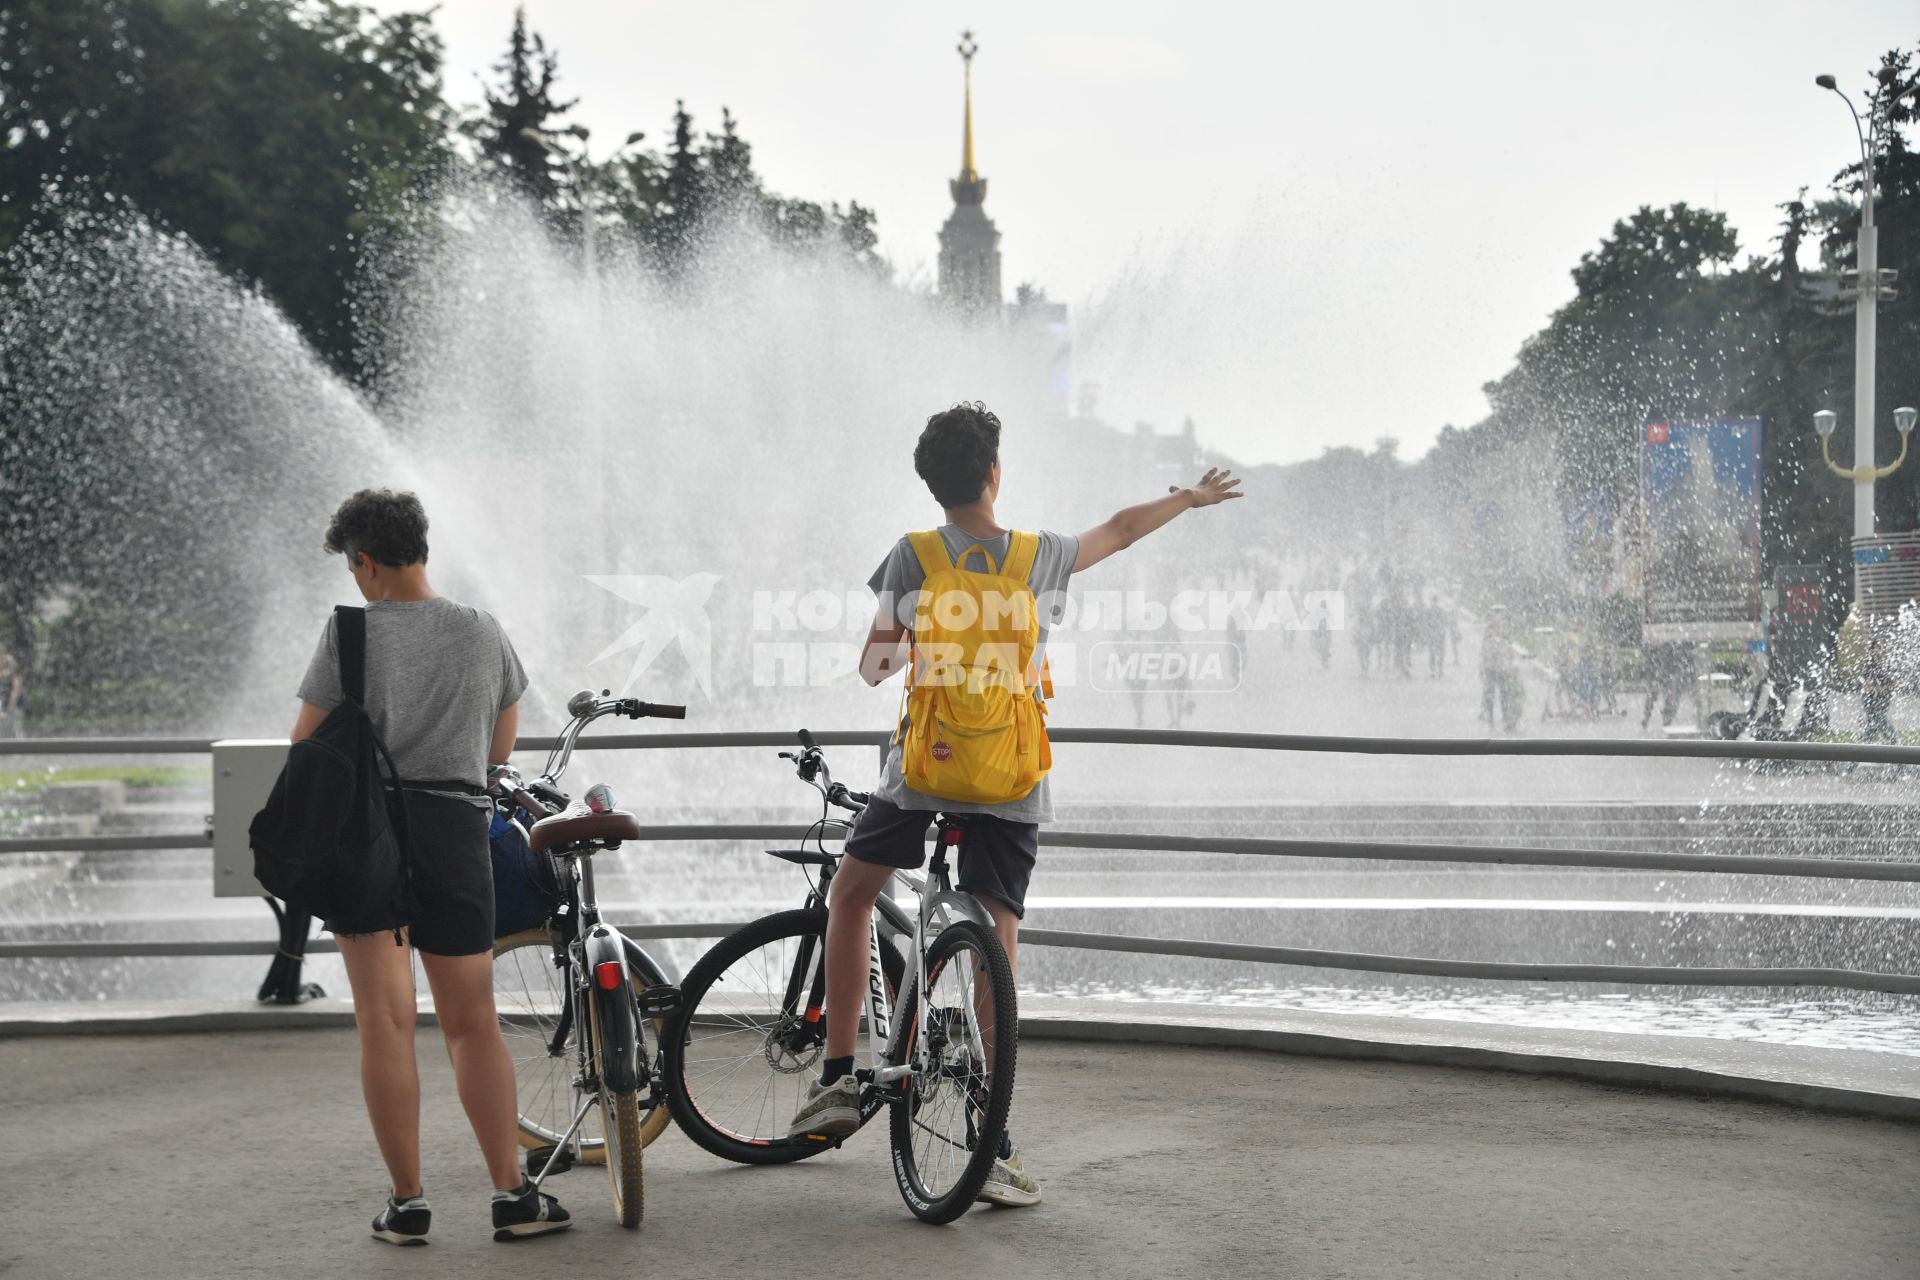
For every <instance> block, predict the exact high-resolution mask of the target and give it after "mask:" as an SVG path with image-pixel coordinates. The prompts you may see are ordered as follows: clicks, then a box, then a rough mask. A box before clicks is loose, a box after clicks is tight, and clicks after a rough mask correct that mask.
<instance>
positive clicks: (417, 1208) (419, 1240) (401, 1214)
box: [373, 1196, 433, 1244]
mask: <svg viewBox="0 0 1920 1280" xmlns="http://www.w3.org/2000/svg"><path fill="white" fill-rule="evenodd" d="M432 1225H433V1209H432V1207H431V1206H430V1205H428V1204H427V1198H426V1197H425V1196H410V1197H408V1198H407V1199H405V1200H396V1199H395V1198H394V1197H392V1196H388V1197H387V1207H386V1208H384V1209H382V1210H381V1211H380V1216H379V1217H377V1218H375V1219H374V1220H373V1238H374V1239H375V1240H385V1241H386V1242H387V1243H388V1244H425V1243H426V1242H427V1228H428V1227H430V1226H432Z"/></svg>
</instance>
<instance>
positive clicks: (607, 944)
mask: <svg viewBox="0 0 1920 1280" xmlns="http://www.w3.org/2000/svg"><path fill="white" fill-rule="evenodd" d="M586 950H587V972H588V973H598V972H599V971H600V966H601V965H603V964H609V963H611V964H617V965H619V966H620V985H619V986H618V987H616V988H615V989H614V990H612V991H608V990H605V989H604V988H602V987H601V986H600V984H599V983H598V982H595V983H594V984H593V1013H594V1022H595V1024H596V1030H597V1032H598V1035H599V1044H598V1045H597V1046H596V1048H597V1050H598V1052H599V1055H600V1077H601V1081H602V1083H604V1084H605V1085H606V1087H607V1089H608V1090H609V1091H611V1092H613V1093H629V1092H631V1091H633V1090H635V1089H638V1088H640V1087H641V1085H642V1084H644V1083H645V1078H646V1071H645V1069H644V1068H643V1067H642V1065H641V1061H642V1059H643V1058H644V1056H645V1054H646V1049H645V1047H644V1046H643V1045H642V1043H641V1040H642V1037H643V1036H644V1035H645V1034H646V1033H645V1032H644V1031H643V1030H642V1029H641V1027H640V1020H639V1019H638V1018H637V1017H635V1016H634V1009H633V996H632V995H631V994H630V987H629V974H628V971H627V954H626V948H625V947H624V946H623V945H621V938H620V935H619V934H617V933H615V932H614V931H613V930H611V929H609V928H607V927H606V926H605V925H601V926H600V927H598V928H596V929H595V930H594V931H593V932H592V933H589V934H588V935H587V937H586Z"/></svg>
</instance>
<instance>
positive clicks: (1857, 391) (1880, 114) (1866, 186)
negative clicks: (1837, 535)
mask: <svg viewBox="0 0 1920 1280" xmlns="http://www.w3.org/2000/svg"><path fill="white" fill-rule="evenodd" d="M1895 74H1896V73H1895V71H1894V69H1893V68H1892V67H1882V68H1880V71H1879V78H1880V84H1881V87H1882V93H1881V94H1880V97H1879V98H1878V100H1877V101H1875V102H1874V103H1872V104H1871V106H1870V108H1869V114H1868V118H1867V120H1866V122H1865V123H1864V124H1863V123H1862V122H1861V120H1860V112H1859V111H1858V110H1856V109H1855V108H1854V105H1853V99H1851V98H1849V97H1848V96H1847V95H1846V93H1845V92H1843V91H1842V90H1841V88H1840V85H1839V83H1838V82H1837V81H1835V80H1834V78H1833V77H1832V76H1830V75H1821V76H1815V77H1814V80H1813V82H1814V83H1815V84H1816V85H1818V86H1820V87H1821V88H1822V89H1826V90H1829V91H1831V92H1832V93H1833V94H1834V95H1835V96H1836V97H1838V98H1839V99H1840V101H1842V102H1844V103H1846V104H1847V113H1848V114H1849V115H1851V116H1852V117H1853V131H1854V135H1855V136H1856V137H1857V138H1858V139H1859V142H1860V177H1861V184H1860V239H1859V246H1858V249H1857V251H1856V253H1855V258H1854V265H1855V267H1857V268H1858V270H1857V272H1856V278H1855V284H1856V288H1855V290H1854V311H1853V469H1852V470H1851V471H1844V470H1841V468H1839V467H1834V470H1835V471H1838V472H1839V473H1840V474H1841V475H1844V476H1847V477H1848V478H1849V479H1851V480H1852V481H1853V482H1854V490H1853V536H1854V537H1856V538H1871V537H1872V536H1873V534H1874V520H1873V481H1874V478H1875V477H1877V476H1882V475H1885V474H1887V472H1885V471H1879V470H1876V469H1875V467H1874V465H1873V356H1874V345H1875V341H1876V335H1877V332H1878V319H1879V315H1878V309H1879V299H1880V295H1881V293H1882V292H1886V291H1887V289H1886V284H1887V283H1890V281H1889V282H1883V281H1882V279H1881V275H1880V229H1879V227H1878V226H1877V225H1875V223H1874V217H1873V199H1874V183H1875V179H1876V172H1875V170H1876V166H1875V163H1874V162H1875V160H1876V159H1877V157H1878V156H1879V153H1880V146H1881V141H1882V138H1883V135H1884V134H1885V132H1886V127H1887V112H1888V109H1889V108H1890V107H1891V106H1892V105H1893V104H1894V102H1896V101H1897V100H1898V99H1900V98H1901V97H1903V96H1905V95H1906V94H1908V93H1911V92H1912V91H1913V89H1914V88H1915V87H1916V86H1914V85H1908V86H1907V87H1906V88H1905V89H1902V90H1899V91H1898V92H1893V91H1892V85H1893V79H1894V76H1895ZM1827 416H1828V419H1829V420H1828V422H1827V425H1826V426H1825V427H1821V426H1820V425H1819V422H1820V418H1819V415H1815V419H1814V422H1815V427H1816V429H1817V430H1819V431H1820V434H1821V445H1820V447H1821V451H1822V453H1823V454H1824V453H1825V451H1826V437H1827V436H1828V435H1830V434H1831V433H1832V431H1833V423H1832V420H1831V418H1832V415H1830V414H1829V415H1827ZM1900 439H1901V452H1900V456H1901V457H1902V458H1903V459H1904V458H1905V457H1906V435H1905V433H1904V432H1903V433H1902V435H1901V438H1900ZM1827 465H1828V466H1830V467H1833V460H1832V459H1831V458H1828V459H1827ZM1899 465H1900V464H1899V463H1897V462H1896V463H1895V464H1894V466H1899Z"/></svg>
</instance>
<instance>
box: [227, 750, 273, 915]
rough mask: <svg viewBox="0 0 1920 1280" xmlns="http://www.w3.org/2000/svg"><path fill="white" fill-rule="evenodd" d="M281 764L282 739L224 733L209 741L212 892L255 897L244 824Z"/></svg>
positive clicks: (261, 891) (250, 851)
mask: <svg viewBox="0 0 1920 1280" xmlns="http://www.w3.org/2000/svg"><path fill="white" fill-rule="evenodd" d="M286 763H287V740H286V739H285V738H229V739H226V740H224V741H221V742H216V743H214V744H213V896H214V897H216V898H258V897H262V896H264V895H265V893H266V890H264V889H262V888H261V887H260V882H259V881H257V880H255V879H254V878H253V849H252V847H251V846H250V845H249V844H248V843H247V828H248V826H250V825H251V824H252V822H253V815H254V814H256V813H258V812H260V807H261V806H262V805H264V804H266V802H267V797H268V796H269V795H270V794H272V792H273V784H274V781H275V780H276V779H277V778H279V776H280V770H281V768H282V766H284V765H285V764H286Z"/></svg>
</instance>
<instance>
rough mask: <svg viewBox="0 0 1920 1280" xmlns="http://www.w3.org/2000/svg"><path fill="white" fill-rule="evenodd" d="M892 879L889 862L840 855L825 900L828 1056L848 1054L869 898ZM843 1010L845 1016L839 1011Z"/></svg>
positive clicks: (855, 1024) (863, 967)
mask: <svg viewBox="0 0 1920 1280" xmlns="http://www.w3.org/2000/svg"><path fill="white" fill-rule="evenodd" d="M892 878H893V868H892V867H880V866H875V865H874V864H873V863H871V862H862V861H860V859H858V858H842V859H840V869H839V870H838V871H836V872H834V874H833V889H832V897H831V898H830V899H829V901H828V903H827V956H826V961H827V1056H828V1057H829V1058H850V1057H852V1056H853V1048H854V1041H855V1040H857V1039H858V1038H859V1034H860V1008H861V1005H862V1004H864V1003H865V1001H866V997H867V958H868V952H867V943H868V929H869V928H870V926H871V924H872V922H873V902H874V899H875V898H878V897H879V896H880V890H881V889H882V888H884V887H885V886H886V883H887V881H888V880H891V879H892ZM843 1010H844V1011H845V1013H844V1015H843V1013H842V1011H843Z"/></svg>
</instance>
